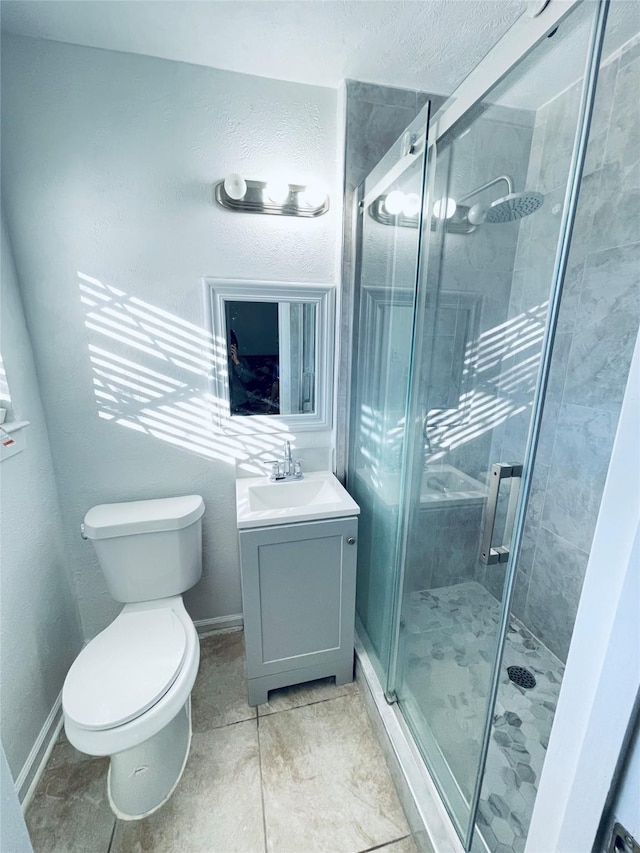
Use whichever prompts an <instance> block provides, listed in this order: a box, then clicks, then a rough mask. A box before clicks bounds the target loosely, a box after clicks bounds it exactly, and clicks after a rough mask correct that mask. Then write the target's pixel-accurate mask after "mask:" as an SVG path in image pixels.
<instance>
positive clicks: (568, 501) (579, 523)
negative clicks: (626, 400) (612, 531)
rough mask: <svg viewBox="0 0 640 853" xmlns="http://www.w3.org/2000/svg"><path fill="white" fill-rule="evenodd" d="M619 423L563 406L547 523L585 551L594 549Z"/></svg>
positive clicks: (593, 412)
mask: <svg viewBox="0 0 640 853" xmlns="http://www.w3.org/2000/svg"><path fill="white" fill-rule="evenodd" d="M616 424H617V416H614V415H613V414H612V413H610V412H603V411H599V410H597V409H592V408H589V407H586V406H574V405H566V404H563V405H562V407H561V410H560V417H559V418H558V426H557V428H556V435H555V443H554V446H553V454H552V456H551V471H550V473H549V479H548V482H547V492H546V496H545V500H544V509H543V512H542V524H543V526H544V527H546V528H547V529H548V530H550V531H551V532H552V533H556V534H558V535H559V536H562V537H563V538H564V539H566V540H567V541H568V542H571V543H572V544H573V545H576V546H577V547H579V548H582V550H583V551H588V550H589V549H590V547H591V540H592V538H593V531H594V528H595V523H596V519H597V517H598V510H599V508H600V500H601V497H602V489H603V488H604V481H605V478H606V476H607V469H608V466H609V457H610V455H611V447H612V445H613V438H614V436H615V427H616Z"/></svg>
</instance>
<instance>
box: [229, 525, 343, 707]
mask: <svg viewBox="0 0 640 853" xmlns="http://www.w3.org/2000/svg"><path fill="white" fill-rule="evenodd" d="M357 533H358V519H357V518H337V519H331V520H324V521H313V522H305V523H299V524H283V525H278V526H271V527H260V528H253V529H243V530H241V531H240V559H241V573H242V603H243V610H244V635H245V650H246V660H247V677H248V682H249V704H250V705H259V704H262V703H263V702H266V701H267V697H268V693H269V690H274V689H275V688H277V687H286V686H287V685H290V684H299V683H301V682H304V681H311V680H313V679H316V678H324V677H327V676H330V675H335V677H336V683H337V684H346V683H347V682H349V681H352V680H353V648H354V620H355V590H356V554H357V546H356V539H357Z"/></svg>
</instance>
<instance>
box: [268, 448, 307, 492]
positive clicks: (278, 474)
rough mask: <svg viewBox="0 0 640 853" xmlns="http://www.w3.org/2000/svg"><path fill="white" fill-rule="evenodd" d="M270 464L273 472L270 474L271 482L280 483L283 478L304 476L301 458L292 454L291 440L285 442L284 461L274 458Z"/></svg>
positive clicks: (295, 478)
mask: <svg viewBox="0 0 640 853" xmlns="http://www.w3.org/2000/svg"><path fill="white" fill-rule="evenodd" d="M269 464H270V465H271V474H270V475H269V481H270V482H271V483H278V482H280V481H281V480H302V478H303V477H304V474H303V473H302V466H301V465H300V460H299V459H294V458H293V456H292V455H291V442H290V441H285V443H284V459H283V461H282V462H279V461H278V460H277V459H273V460H270V461H269Z"/></svg>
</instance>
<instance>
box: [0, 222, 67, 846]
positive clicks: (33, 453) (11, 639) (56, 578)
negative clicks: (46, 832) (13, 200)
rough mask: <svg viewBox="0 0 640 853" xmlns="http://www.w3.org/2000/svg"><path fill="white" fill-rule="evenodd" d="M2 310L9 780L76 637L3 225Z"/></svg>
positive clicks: (0, 669)
mask: <svg viewBox="0 0 640 853" xmlns="http://www.w3.org/2000/svg"><path fill="white" fill-rule="evenodd" d="M1 316H2V339H1V346H2V353H3V356H4V363H5V367H6V371H7V378H8V382H9V387H10V390H11V395H12V402H13V408H14V411H15V416H16V419H17V420H28V421H30V425H29V426H28V427H27V428H26V443H27V446H26V449H25V450H23V451H22V452H21V453H18V454H16V455H15V456H12V457H10V458H9V459H5V460H4V461H3V462H2V471H1V472H0V473H1V475H2V491H1V493H0V526H1V527H2V541H1V546H0V553H1V556H2V577H1V588H2V595H1V596H0V603H1V611H0V614H1V615H0V637H1V643H0V646H1V649H2V653H1V665H0V673H1V680H0V686H1V691H2V717H1V721H2V742H3V744H4V747H5V750H6V753H7V760H8V762H9V766H10V768H11V772H12V773H13V776H14V779H15V778H16V777H17V776H18V774H19V773H20V771H21V770H22V767H23V765H24V762H25V760H26V758H27V756H28V755H29V752H30V750H31V747H32V746H33V744H34V742H35V740H36V738H37V736H38V734H39V733H40V729H41V728H42V726H43V724H44V722H45V720H46V718H47V716H48V714H49V712H50V711H51V708H52V707H53V704H54V702H55V700H56V699H57V697H58V694H59V692H60V690H61V689H62V683H63V680H64V677H65V675H66V673H67V669H68V668H69V666H70V665H71V662H72V661H73V659H74V657H75V655H76V654H77V652H78V651H79V650H80V648H81V647H82V639H81V634H80V624H79V620H78V614H77V610H76V607H75V605H74V602H73V595H72V590H71V579H70V577H69V574H68V563H67V559H66V554H65V553H64V548H63V541H62V540H63V537H62V524H61V519H60V509H59V505H58V494H57V491H56V484H55V480H54V474H53V466H52V461H51V451H50V449H49V440H48V437H47V423H46V421H45V415H44V412H43V409H42V403H41V400H40V394H39V390H38V381H37V378H36V372H35V367H34V362H33V354H32V351H31V345H30V342H29V337H28V334H27V328H26V326H25V320H24V314H23V312H22V304H21V302H20V295H19V291H18V284H17V281H16V274H15V269H14V266H13V259H12V256H11V247H10V244H9V240H8V237H7V234H6V230H5V227H4V221H3V223H2V314H1ZM3 849H4V848H3ZM7 849H9V848H7Z"/></svg>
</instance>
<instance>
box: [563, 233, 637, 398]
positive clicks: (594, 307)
mask: <svg viewBox="0 0 640 853" xmlns="http://www.w3.org/2000/svg"><path fill="white" fill-rule="evenodd" d="M639 259H640V243H633V244H630V245H627V246H621V247H616V248H613V249H606V250H604V251H602V252H597V253H595V254H592V255H589V256H588V258H587V262H586V265H585V270H584V274H583V278H582V287H581V292H580V303H579V306H578V308H577V311H576V328H575V332H574V335H573V340H572V344H571V353H570V355H569V357H568V367H567V380H566V385H565V387H564V399H565V401H566V402H569V403H576V404H578V405H583V406H592V407H594V408H598V409H606V410H607V411H612V412H616V413H617V412H619V410H620V405H621V403H622V397H623V395H624V390H625V386H626V381H627V372H628V369H629V364H630V361H631V356H632V354H633V347H634V344H635V340H636V336H637V333H638V325H639V324H640V289H639V288H638V283H639V278H640V276H639V273H638V265H639Z"/></svg>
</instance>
